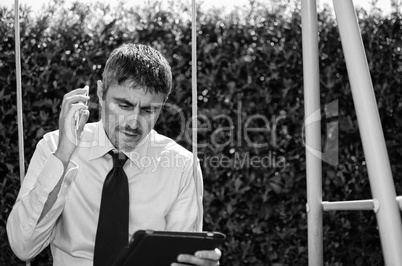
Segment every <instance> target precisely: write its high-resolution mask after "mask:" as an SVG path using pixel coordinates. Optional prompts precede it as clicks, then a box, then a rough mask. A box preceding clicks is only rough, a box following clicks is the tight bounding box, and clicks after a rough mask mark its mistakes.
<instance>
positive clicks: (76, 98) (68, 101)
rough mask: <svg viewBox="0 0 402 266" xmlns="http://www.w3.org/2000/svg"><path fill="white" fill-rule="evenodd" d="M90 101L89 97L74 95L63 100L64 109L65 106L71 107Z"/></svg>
mask: <svg viewBox="0 0 402 266" xmlns="http://www.w3.org/2000/svg"><path fill="white" fill-rule="evenodd" d="M88 100H89V96H86V95H83V94H79V95H72V96H69V97H65V98H64V100H63V107H64V106H69V105H72V104H76V103H79V102H87V101H88Z"/></svg>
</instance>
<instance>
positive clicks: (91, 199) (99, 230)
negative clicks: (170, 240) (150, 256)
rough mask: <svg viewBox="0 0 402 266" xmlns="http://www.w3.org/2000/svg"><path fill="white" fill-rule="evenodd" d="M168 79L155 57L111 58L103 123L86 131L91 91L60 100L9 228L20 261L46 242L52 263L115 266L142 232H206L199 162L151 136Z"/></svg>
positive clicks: (140, 51)
mask: <svg viewBox="0 0 402 266" xmlns="http://www.w3.org/2000/svg"><path fill="white" fill-rule="evenodd" d="M171 75H172V74H171V70H170V66H169V64H168V63H167V61H166V59H165V58H164V57H163V56H162V55H161V54H160V53H159V52H157V51H156V50H154V49H152V48H150V47H148V46H145V45H134V44H128V45H123V46H122V47H120V48H118V49H116V50H114V51H113V52H112V54H111V56H110V57H109V59H108V61H107V62H106V66H105V70H104V72H103V78H102V80H103V82H101V81H98V84H97V85H98V90H97V96H98V98H99V102H100V105H101V121H99V122H97V123H88V124H86V121H87V120H88V116H89V111H88V107H87V106H86V105H85V104H84V102H87V101H88V99H89V97H88V96H86V95H85V92H86V91H85V89H76V90H74V91H71V92H69V93H67V94H66V95H65V96H64V98H63V103H62V106H61V112H60V117H59V130H58V131H54V132H50V133H47V134H45V135H44V137H43V139H42V140H40V141H39V143H38V145H37V147H36V150H35V153H34V155H33V157H32V159H31V162H30V165H29V168H28V171H27V174H26V177H25V179H24V182H23V184H22V185H21V189H20V192H19V194H18V198H17V201H16V204H15V206H14V207H13V209H12V211H11V213H10V216H9V218H8V221H7V233H8V238H9V241H10V245H11V247H12V249H13V251H14V252H15V254H16V255H17V256H18V257H19V258H21V259H22V260H29V259H31V258H33V257H35V256H36V255H37V254H38V253H39V252H40V251H41V250H43V248H45V247H46V246H47V245H49V244H50V246H51V251H52V255H53V261H54V265H111V264H112V261H113V260H114V259H115V258H116V256H117V254H118V252H119V251H120V250H121V249H122V248H123V247H124V246H125V245H126V244H127V242H128V240H129V239H131V237H132V235H133V233H134V232H135V231H137V230H139V229H153V230H169V231H200V230H201V227H202V204H201V195H202V178H201V171H200V167H199V163H198V162H193V159H192V154H191V153H190V152H189V151H187V150H185V149H184V148H182V147H181V146H179V145H178V144H177V143H175V142H174V141H173V140H171V139H169V138H167V137H164V136H162V135H159V134H158V133H157V132H155V131H154V130H153V127H154V125H155V123H156V121H157V119H158V117H159V114H160V112H161V109H162V106H163V104H164V103H165V101H166V100H167V98H168V95H169V93H170V91H171V87H172V76H171ZM78 113H80V114H81V115H80V118H79V119H76V115H77V114H78ZM76 121H79V122H78V125H77V126H76V124H75V123H76ZM193 163H197V164H198V173H197V175H196V176H195V177H193V170H192V168H193ZM122 170H123V171H122ZM115 176H117V177H115ZM105 180H106V181H105ZM110 180H112V181H110ZM113 180H119V181H116V182H121V184H119V185H118V186H119V187H118V188H116V187H114V188H112V189H111V188H110V186H112V185H116V184H114V183H113V182H114V181H113ZM120 180H121V181H120ZM116 182H115V183H116ZM111 184H112V185H111ZM116 186H117V185H116ZM116 191H119V192H116ZM119 200H121V201H119ZM120 202H123V203H120ZM110 204H114V205H111V206H110ZM125 213H126V214H125ZM119 219H120V220H119ZM114 238H118V239H114ZM111 239H114V240H111ZM115 240H116V241H117V242H116V243H117V244H114V242H113V241H115ZM119 241H120V242H119ZM112 242H113V243H112ZM155 256H157V254H155ZM220 256H221V254H220V251H219V250H212V251H199V252H197V253H196V254H195V255H189V254H183V255H180V256H179V257H178V261H179V262H182V263H190V264H194V265H218V264H219V258H220ZM173 265H187V264H179V263H177V264H173Z"/></svg>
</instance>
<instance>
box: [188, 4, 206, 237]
mask: <svg viewBox="0 0 402 266" xmlns="http://www.w3.org/2000/svg"><path fill="white" fill-rule="evenodd" d="M191 7H192V14H191V18H192V22H191V99H192V103H191V106H192V136H193V139H192V141H193V142H192V146H193V177H194V181H195V185H196V188H195V190H196V193H197V203H198V209H199V215H198V216H197V219H198V221H197V225H199V224H201V228H198V229H199V230H201V229H202V219H203V217H202V216H203V215H202V213H203V211H202V199H201V197H202V196H201V195H202V191H201V192H200V191H199V189H202V184H200V182H199V180H198V174H197V172H198V171H197V166H198V156H197V97H198V95H197V7H196V3H195V0H192V3H191ZM200 193H201V195H200Z"/></svg>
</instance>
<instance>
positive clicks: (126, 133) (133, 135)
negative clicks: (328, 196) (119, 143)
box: [121, 131, 141, 138]
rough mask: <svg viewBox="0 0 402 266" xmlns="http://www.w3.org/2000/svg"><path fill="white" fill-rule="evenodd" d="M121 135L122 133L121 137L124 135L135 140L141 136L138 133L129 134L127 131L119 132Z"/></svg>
mask: <svg viewBox="0 0 402 266" xmlns="http://www.w3.org/2000/svg"><path fill="white" fill-rule="evenodd" d="M121 133H123V135H125V136H127V137H129V138H137V137H139V136H141V134H140V133H134V132H129V131H121Z"/></svg>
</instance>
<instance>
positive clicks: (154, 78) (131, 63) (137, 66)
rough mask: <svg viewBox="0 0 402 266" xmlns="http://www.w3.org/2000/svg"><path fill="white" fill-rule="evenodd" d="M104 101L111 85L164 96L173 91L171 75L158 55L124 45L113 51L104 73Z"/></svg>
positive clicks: (148, 48) (139, 46)
mask: <svg viewBox="0 0 402 266" xmlns="http://www.w3.org/2000/svg"><path fill="white" fill-rule="evenodd" d="M102 78H103V97H105V95H106V92H107V90H108V89H109V86H110V84H118V85H121V84H125V83H128V82H129V83H131V84H130V85H131V86H132V87H133V88H137V87H143V88H144V89H145V90H146V91H150V92H152V93H162V94H164V95H165V96H166V98H167V96H168V95H169V94H170V92H171V90H172V71H171V69H170V65H169V63H168V62H167V61H166V59H165V58H164V57H163V56H162V54H161V53H160V52H158V51H157V50H155V49H153V48H152V47H150V46H147V45H143V44H124V45H122V46H120V47H119V48H117V49H115V50H113V52H112V53H111V55H110V56H109V59H108V60H107V61H106V66H105V69H104V71H103V75H102Z"/></svg>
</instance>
